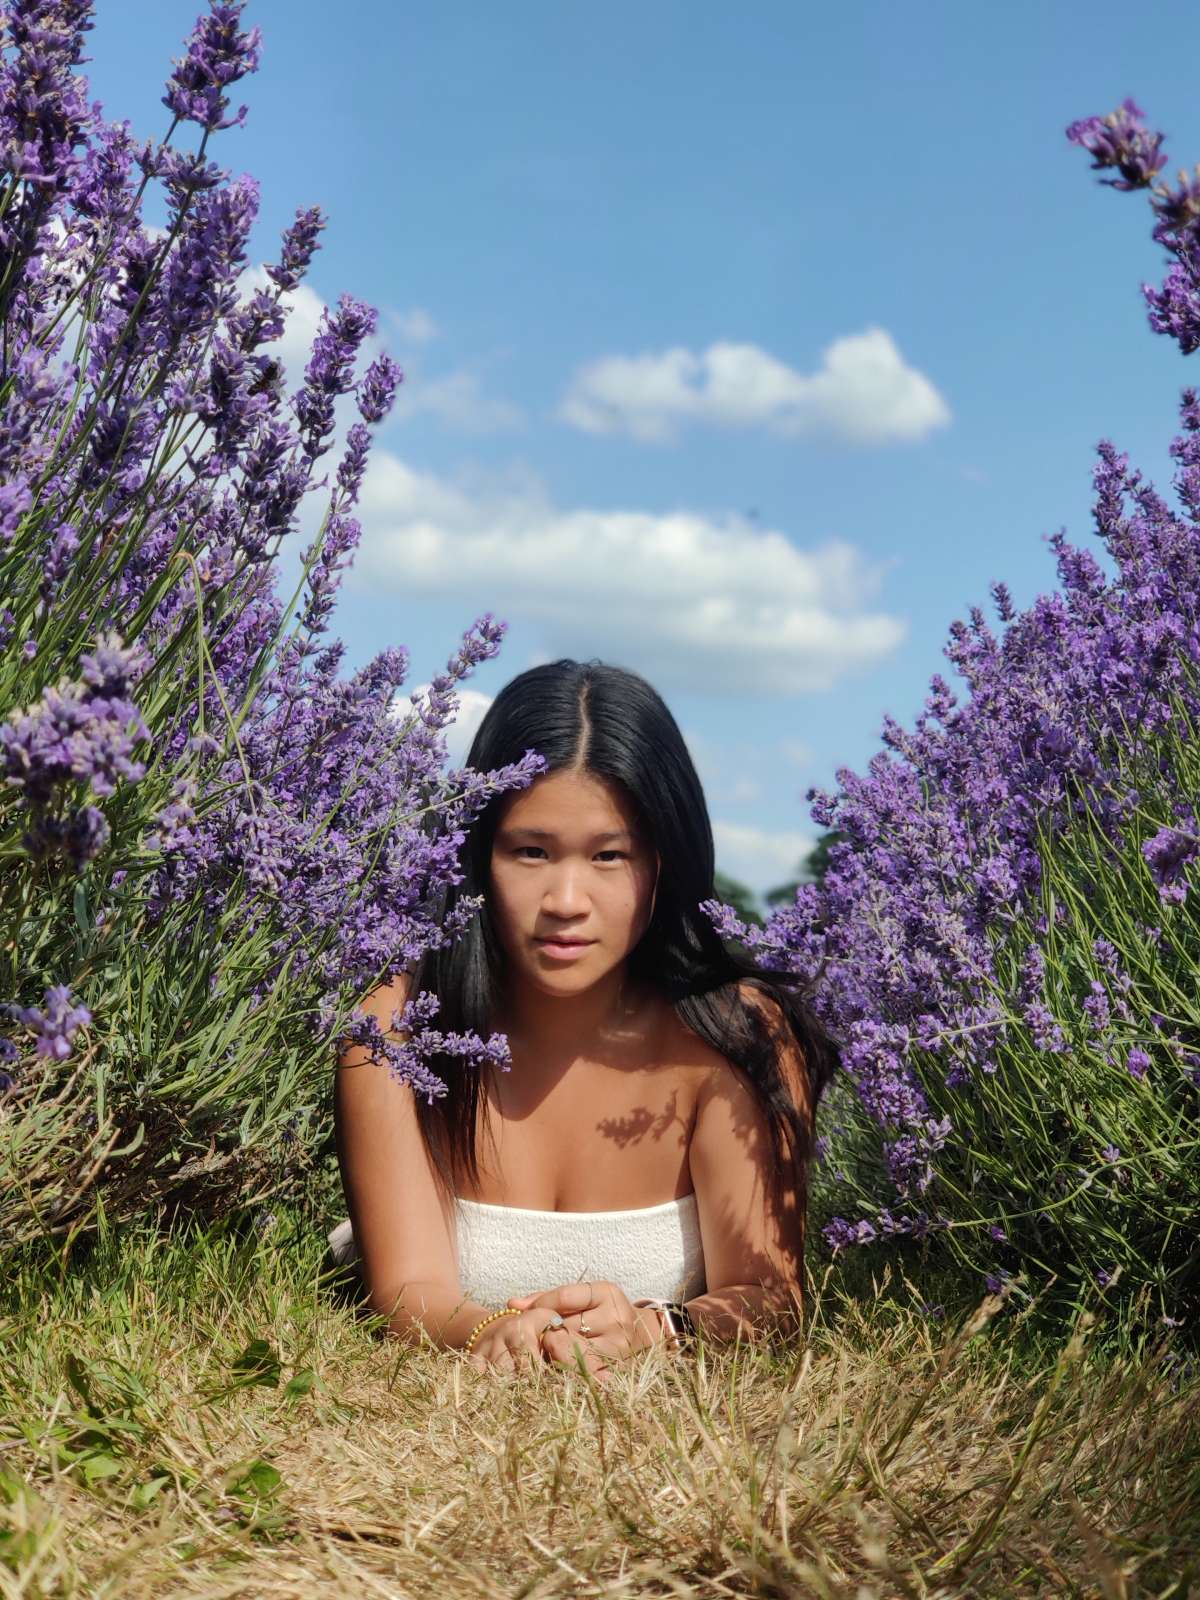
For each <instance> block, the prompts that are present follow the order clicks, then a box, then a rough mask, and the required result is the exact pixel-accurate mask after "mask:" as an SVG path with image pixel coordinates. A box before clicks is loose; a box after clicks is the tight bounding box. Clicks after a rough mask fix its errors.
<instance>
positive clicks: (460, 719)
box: [391, 683, 493, 767]
mask: <svg viewBox="0 0 1200 1600" xmlns="http://www.w3.org/2000/svg"><path fill="white" fill-rule="evenodd" d="M428 692H429V685H428V683H415V684H413V686H412V687H411V688H409V686H408V685H407V684H405V685H404V687H403V688H400V689H397V690H396V693H395V695H394V696H393V698H392V704H391V713H392V715H393V716H394V717H399V718H400V719H401V720H403V718H404V717H406V716H407V715H408V713H409V712H410V711H411V710H412V697H413V695H414V694H415V695H419V696H420V697H421V698H422V699H424V697H425V695H426V694H428ZM456 692H457V695H458V714H457V715H456V717H455V718H454V721H453V722H452V723H451V724H450V726H449V727H448V728H447V729H446V730H445V736H446V751H447V754H448V756H449V760H450V765H451V766H452V767H461V766H464V765H465V764H466V760H467V751H468V750H470V748H471V740H472V739H473V738H474V737H475V730H476V729H477V728H478V727H479V724H480V723H481V722H482V721H483V719H484V717H485V716H486V715H487V709H488V707H489V706H490V705H491V703H492V698H493V697H492V696H491V695H490V694H483V693H481V692H480V690H478V689H459V690H457V691H456Z"/></svg>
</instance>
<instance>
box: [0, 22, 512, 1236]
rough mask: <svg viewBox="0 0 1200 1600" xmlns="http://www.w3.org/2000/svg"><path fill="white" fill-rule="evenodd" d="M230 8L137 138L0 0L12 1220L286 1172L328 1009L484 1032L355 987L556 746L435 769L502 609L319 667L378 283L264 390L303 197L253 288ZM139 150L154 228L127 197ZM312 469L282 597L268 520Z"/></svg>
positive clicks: (199, 30)
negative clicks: (156, 207)
mask: <svg viewBox="0 0 1200 1600" xmlns="http://www.w3.org/2000/svg"><path fill="white" fill-rule="evenodd" d="M242 9H243V5H242V3H241V0H238V3H233V4H220V3H217V0H210V8H209V11H208V13H207V14H204V15H202V16H201V17H200V18H199V19H198V20H197V22H196V25H195V28H194V30H193V32H192V34H191V36H190V38H189V39H188V41H187V45H186V50H185V52H184V54H183V55H182V57H181V58H180V59H179V60H178V61H176V62H175V63H174V64H173V65H174V70H173V71H172V73H171V75H170V78H169V80H168V83H167V86H166V93H165V95H164V97H163V99H164V103H165V105H166V106H167V108H168V110H169V112H170V113H171V121H170V125H169V127H168V129H167V132H166V135H165V137H164V138H163V140H162V141H161V142H157V143H156V142H153V141H148V142H145V143H140V144H139V143H138V142H137V141H135V139H134V137H133V135H132V132H131V130H130V126H129V124H128V123H118V122H106V121H104V120H103V119H102V115H101V108H100V106H99V105H96V104H89V102H88V99H87V85H86V80H85V79H84V78H83V77H82V75H81V74H80V72H79V70H78V68H79V64H80V61H81V46H82V42H83V37H84V34H85V33H86V32H87V31H88V30H89V29H90V28H91V26H92V22H91V17H92V12H93V8H92V5H91V3H90V0H3V3H2V4H0V933H2V935H3V940H2V946H0V1001H2V1002H3V1004H2V1006H0V1241H3V1242H16V1241H19V1240H21V1239H24V1238H27V1237H31V1236H34V1235H36V1234H39V1233H48V1234H54V1233H63V1232H68V1231H70V1232H73V1231H76V1230H78V1229H80V1228H84V1227H87V1226H90V1225H91V1224H92V1223H94V1222H95V1220H96V1219H97V1217H98V1216H99V1215H101V1214H103V1215H105V1216H107V1217H108V1219H109V1220H110V1221H111V1220H119V1219H120V1218H122V1217H125V1216H129V1215H131V1214H133V1213H134V1212H137V1211H139V1210H142V1209H144V1208H147V1207H150V1206H154V1205H158V1204H161V1203H162V1202H163V1201H165V1200H169V1201H171V1202H172V1203H184V1202H186V1203H188V1204H190V1205H193V1206H204V1207H206V1208H209V1209H211V1208H214V1207H217V1206H232V1205H235V1204H246V1203H249V1202H250V1201H251V1200H255V1199H261V1198H263V1197H265V1196H266V1195H268V1194H271V1193H279V1192H280V1191H281V1190H283V1189H286V1188H287V1187H288V1186H289V1185H291V1184H294V1183H295V1182H296V1181H297V1180H298V1178H299V1176H301V1175H302V1174H303V1173H304V1171H305V1169H306V1166H307V1164H308V1163H309V1162H310V1161H311V1157H312V1153H313V1151H314V1150H315V1149H317V1148H319V1147H320V1145H321V1144H322V1142H323V1141H324V1140H325V1138H326V1137H327V1133H328V1092H327V1091H328V1085H329V1077H330V1074H329V1066H330V1060H331V1049H330V1047H331V1042H332V1041H333V1040H334V1039H335V1038H338V1037H341V1036H343V1035H344V1034H346V1033H350V1034H352V1035H353V1036H355V1037H357V1038H360V1039H362V1040H363V1041H364V1042H367V1043H370V1044H372V1045H373V1047H374V1048H375V1050H376V1053H377V1054H379V1055H380V1056H381V1057H384V1058H386V1059H387V1060H388V1061H389V1062H390V1063H391V1065H392V1067H393V1069H394V1070H395V1071H396V1072H398V1073H399V1074H400V1075H401V1076H403V1077H404V1078H406V1079H407V1080H408V1081H411V1082H412V1083H414V1084H415V1085H416V1086H417V1087H418V1088H419V1089H420V1090H422V1091H424V1092H426V1093H428V1094H436V1093H440V1092H442V1091H443V1088H444V1086H443V1085H442V1084H441V1083H440V1081H439V1080H438V1079H437V1078H436V1077H435V1076H434V1075H433V1074H432V1072H431V1071H430V1069H429V1067H428V1066H427V1061H428V1058H429V1056H430V1055H431V1053H433V1052H434V1051H436V1050H438V1049H451V1050H452V1051H453V1053H457V1054H462V1055H465V1056H471V1055H480V1054H487V1055H488V1056H490V1057H491V1058H493V1059H496V1060H500V1061H503V1060H505V1059H506V1058H507V1047H506V1042H505V1041H504V1039H503V1038H500V1037H496V1038H492V1039H490V1040H486V1041H485V1040H481V1039H477V1038H474V1037H470V1038H457V1037H456V1038H455V1039H453V1040H448V1039H445V1038H443V1037H442V1036H441V1035H440V1034H439V1033H438V1031H437V1028H436V1016H435V1014H434V1012H433V1011H432V1010H431V1008H430V1005H429V1003H428V1000H427V998H423V999H421V1000H419V1001H416V1002H414V1005H413V1007H412V1009H411V1011H410V1013H409V1015H407V1016H406V1017H405V1019H404V1020H405V1021H406V1022H411V1023H412V1025H413V1027H412V1042H411V1043H410V1044H409V1045H407V1046H405V1047H403V1048H401V1047H397V1046H394V1045H392V1044H390V1043H387V1042H385V1041H384V1040H382V1038H381V1036H380V1034H379V1030H378V1028H377V1026H376V1025H375V1024H374V1022H373V1021H369V1020H368V1019H365V1018H363V1016H362V1014H361V1013H359V1012H357V1011H356V1009H355V1001H356V999H357V998H358V997H360V996H361V995H362V994H363V993H364V992H365V990H366V989H367V988H368V987H370V986H371V985H372V984H373V983H374V982H375V981H376V980H377V979H379V978H380V977H383V976H386V975H388V974H390V973H392V972H395V971H398V970H400V969H403V968H406V967H408V966H410V965H411V964H412V963H413V962H414V961H415V960H416V959H417V958H418V957H419V956H420V954H421V953H422V952H423V951H425V950H426V949H428V948H431V947H434V946H437V945H439V944H440V943H442V942H444V941H446V940H449V939H453V938H454V937H455V936H456V934H457V933H459V932H460V931H461V929H462V927H463V926H465V923H466V919H467V918H469V917H470V916H471V915H472V914H473V912H474V909H475V908H474V906H473V905H470V904H467V905H464V906H462V907H461V908H460V909H459V911H458V912H457V913H456V916H455V917H454V918H445V917H444V916H443V915H442V904H443V895H444V890H445V888H446V887H447V886H448V885H449V884H451V883H453V882H456V881H458V873H457V855H458V849H459V846H460V844H461V842H462V839H463V837H464V830H465V828H466V826H467V825H468V824H469V822H470V820H471V819H472V817H473V816H474V815H475V814H477V812H478V810H479V809H480V807H481V806H482V805H483V804H485V803H486V801H487V799H488V798H489V797H490V796H491V795H493V794H495V793H497V792H500V791H502V790H505V789H508V788H512V787H515V786H520V785H522V784H525V783H527V782H529V780H530V779H531V777H532V776H533V775H534V774H535V773H536V771H537V770H539V768H540V765H541V763H540V758H538V757H537V756H536V755H534V754H533V753H532V752H530V753H529V755H528V756H527V757H526V758H525V759H524V760H523V761H522V762H520V763H518V764H516V765H515V766H513V767H511V768H506V769H504V770H502V771H499V772H492V773H475V772H470V771H467V770H453V771H451V770H447V756H446V745H445V737H444V729H445V728H446V726H447V725H448V724H449V722H450V721H451V720H452V719H453V716H454V712H455V709H456V706H457V697H456V686H457V685H458V684H459V683H460V682H461V680H462V679H463V678H465V677H466V676H468V675H469V674H470V673H471V671H472V670H473V669H474V667H475V666H476V665H478V664H479V663H480V662H481V661H483V660H485V659H487V658H489V657H491V656H492V655H494V654H495V653H496V651H497V649H498V648H499V645H500V641H501V638H502V635H503V631H504V629H503V624H501V623H498V622H496V621H494V620H493V619H492V618H491V617H490V616H485V617H482V618H480V619H479V620H478V621H477V622H476V623H474V624H473V626H472V627H471V628H470V629H468V631H467V633H466V634H465V636H464V638H463V640H462V642H461V645H460V646H459V648H458V649H457V650H456V651H455V653H454V654H453V656H452V657H451V659H450V661H449V663H448V665H447V669H446V671H445V673H443V674H440V675H439V676H437V677H436V678H435V679H434V682H433V684H432V686H431V687H430V689H429V690H428V691H427V692H426V693H425V694H424V695H411V696H410V697H409V698H408V703H407V706H406V707H403V713H404V714H402V715H398V714H396V711H395V707H396V704H397V701H398V695H397V691H398V690H399V689H400V688H401V686H402V685H403V684H404V682H405V678H406V676H407V672H408V666H409V662H408V655H407V652H406V651H405V650H404V649H403V648H401V647H399V646H397V647H395V648H393V649H389V650H386V651H384V652H383V653H382V654H380V655H379V656H378V657H377V658H376V659H375V660H374V661H372V662H371V663H370V664H369V665H368V666H366V667H364V668H362V669H361V670H360V671H358V672H356V673H354V674H353V675H351V676H349V677H346V676H342V675H339V667H340V665H341V662H342V659H343V655H344V648H343V646H342V644H341V643H340V642H338V641H336V640H332V639H329V638H328V637H327V628H328V621H329V616H330V612H331V610H332V606H333V603H334V600H335V597H336V593H337V588H338V584H339V581H340V577H341V575H342V573H343V572H344V570H345V568H346V566H347V565H348V564H349V563H350V562H351V560H352V559H353V553H354V550H355V547H356V545H357V543H358V540H359V537H360V534H361V528H360V525H359V523H358V521H357V520H356V519H355V517H354V516H353V515H352V512H353V508H354V505H355V503H356V499H357V496H358V492H359V488H360V485H361V482H362V478H363V473H364V470H365V466H366V462H367V459H368V452H369V448H370V441H371V426H372V425H374V424H377V423H378V422H380V421H381V420H382V418H383V417H384V416H385V415H386V414H387V412H388V410H389V408H390V406H391V404H392V400H393V396H394V393H395V389H396V386H397V384H398V382H399V381H400V380H401V373H400V369H399V368H398V367H397V366H396V364H395V363H394V362H393V361H392V360H391V359H390V358H389V357H388V356H387V355H383V354H381V355H377V356H376V357H375V358H374V359H373V360H371V361H370V362H369V363H368V364H367V366H366V369H365V371H363V372H361V375H360V373H359V368H360V365H361V358H362V357H363V354H364V349H365V347H366V346H367V344H368V341H369V340H370V339H371V337H372V336H373V334H374V332H375V328H376V320H377V319H376V312H375V311H374V310H373V309H372V308H371V307H370V306H367V305H365V304H363V303H362V302H361V301H358V300H356V299H354V298H353V297H352V296H350V295H343V296H342V297H341V299H340V300H339V302H338V304H337V306H336V308H334V309H330V310H327V311H326V312H325V314H324V316H323V318H322V321H321V326H320V329H319V332H318V334H317V337H316V340H315V343H314V345H313V348H312V351H311V356H310V359H309V362H308V364H307V367H306V369H305V372H304V376H303V381H302V382H301V383H300V384H299V386H298V387H297V388H296V389H295V390H294V392H292V393H288V392H287V387H286V383H285V380H284V375H283V373H282V370H281V367H280V364H279V362H278V361H277V360H276V359H275V358H274V356H273V355H272V353H271V350H270V348H269V347H270V346H271V344H272V342H273V341H275V340H276V339H278V337H279V336H280V334H281V333H282V332H283V330H284V327H285V323H286V316H287V309H286V304H285V301H284V296H285V294H286V293H287V292H289V291H291V290H294V289H295V288H296V286H297V285H298V284H299V283H300V282H301V280H302V279H303V277H304V274H305V272H306V270H307V268H308V266H309V264H310V262H311V260H312V257H313V255H314V252H315V251H316V249H317V248H318V242H319V234H320V232H321V230H322V229H323V228H324V226H325V219H324V218H323V216H322V215H321V213H320V212H319V211H318V210H317V209H316V208H312V209H309V210H303V211H301V212H299V213H298V214H297V216H296V219H295V222H294V223H293V224H292V226H291V227H290V228H288V229H287V231H286V232H285V234H284V237H283V240H282V247H281V249H280V252H279V259H278V261H277V262H275V263H274V264H272V265H270V266H268V267H267V269H266V272H267V277H268V279H269V283H270V287H268V288H261V289H255V290H253V291H251V292H249V293H247V294H243V292H242V291H241V289H240V287H239V281H240V274H241V272H242V269H243V268H244V266H245V264H246V260H247V249H248V241H249V236H250V231H251V228H252V225H253V223H254V220H255V216H256V212H257V207H258V187H257V185H256V183H255V182H254V180H253V179H252V178H249V177H241V178H238V179H235V180H231V178H230V175H229V173H228V172H227V171H225V170H223V169H221V168H219V167H218V166H216V165H215V164H214V163H213V162H212V161H210V160H209V158H208V147H209V143H210V140H211V139H212V138H213V136H214V135H216V134H218V133H221V132H223V131H224V130H227V129H230V128H235V127H237V126H239V125H240V124H241V123H242V122H243V120H244V118H245V115H246V107H245V106H242V107H240V108H239V109H238V110H237V112H236V113H233V114H230V102H229V99H228V93H227V91H228V90H229V89H230V88H231V87H232V86H233V85H235V84H236V83H238V82H239V81H240V80H241V79H243V78H245V77H246V76H247V75H249V74H250V73H252V72H253V71H254V70H255V68H256V66H257V64H258V59H259V53H260V48H261V38H260V34H259V30H258V29H257V28H252V29H250V30H243V28H242V27H241V12H242ZM189 128H191V129H194V130H198V142H197V144H196V147H195V149H193V150H187V149H181V148H178V147H177V145H176V144H175V143H173V140H175V138H176V136H177V135H178V134H180V133H181V132H187V131H188V130H189ZM153 184H161V185H162V188H163V190H164V191H165V196H166V204H167V214H168V225H167V227H166V228H165V230H154V229H151V228H149V227H147V226H146V225H145V223H144V222H143V204H144V201H145V197H146V195H147V193H148V192H149V191H150V186H151V185H153ZM342 397H346V398H345V399H344V400H343V405H346V404H353V406H354V407H355V408H356V410H357V418H356V420H355V421H354V422H353V424H352V425H351V426H350V427H349V429H348V432H347V434H346V438H345V441H344V446H343V447H342V450H341V454H340V459H339V460H338V463H337V466H336V470H335V472H334V474H333V478H332V483H330V481H329V478H328V476H326V477H324V478H318V469H319V468H320V466H321V463H322V458H323V457H325V456H326V455H327V454H328V452H329V451H330V450H331V448H332V447H333V445H334V442H335V440H336V437H337V409H338V402H339V399H341V398H342ZM323 491H327V494H326V495H325V497H324V498H323V500H322V504H323V505H324V515H323V517H322V520H321V524H320V529H319V532H318V534H317V536H316V538H315V539H314V540H313V542H312V543H311V544H310V546H309V547H308V549H307V550H306V551H305V552H304V561H303V568H304V571H303V577H302V579H301V582H300V584H299V586H298V588H297V591H296V593H295V594H293V595H292V596H291V597H290V598H285V597H284V596H283V595H282V594H281V593H280V592H278V559H277V558H278V556H279V552H280V550H281V547H282V546H283V545H284V544H285V543H286V542H287V541H289V540H292V541H294V540H295V539H296V538H297V537H298V526H299V523H300V520H301V513H302V509H303V508H304V506H305V504H306V503H311V502H306V499H305V497H306V496H308V495H313V494H322V492H323Z"/></svg>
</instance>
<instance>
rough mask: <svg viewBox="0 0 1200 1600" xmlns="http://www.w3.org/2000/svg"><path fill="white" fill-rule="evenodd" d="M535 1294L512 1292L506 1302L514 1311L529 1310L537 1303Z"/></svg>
mask: <svg viewBox="0 0 1200 1600" xmlns="http://www.w3.org/2000/svg"><path fill="white" fill-rule="evenodd" d="M536 1302H537V1295H535V1294H510V1295H509V1297H508V1300H507V1301H506V1302H505V1303H506V1304H507V1305H508V1306H509V1307H510V1309H511V1310H513V1311H528V1310H529V1308H530V1306H532V1305H534V1304H536Z"/></svg>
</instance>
